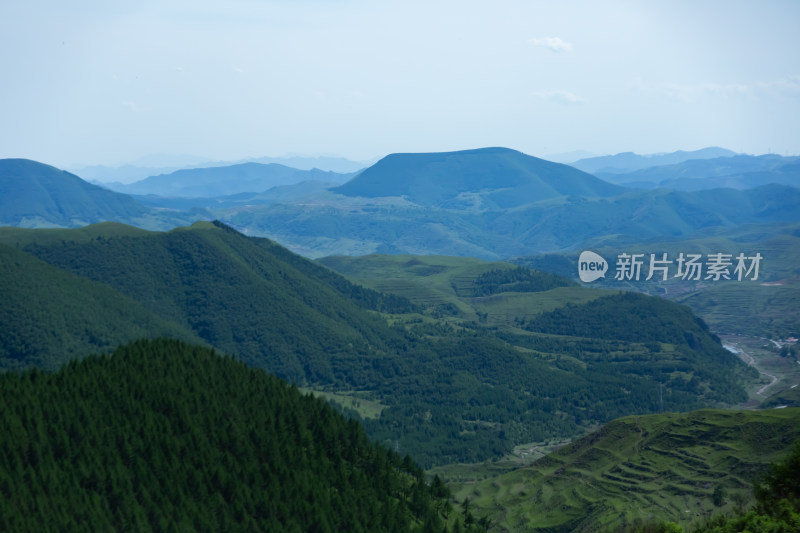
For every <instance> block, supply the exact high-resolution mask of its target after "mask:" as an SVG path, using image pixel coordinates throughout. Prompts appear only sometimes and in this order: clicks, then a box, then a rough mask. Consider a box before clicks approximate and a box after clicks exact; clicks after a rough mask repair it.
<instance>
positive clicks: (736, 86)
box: [642, 76, 800, 102]
mask: <svg viewBox="0 0 800 533" xmlns="http://www.w3.org/2000/svg"><path fill="white" fill-rule="evenodd" d="M642 88H646V85H643V86H642ZM658 89H659V90H660V91H661V92H663V93H664V94H666V95H667V96H669V97H671V98H675V99H677V100H681V101H684V102H694V101H696V100H697V99H698V98H702V97H707V96H711V97H746V98H759V97H770V98H775V97H780V96H783V97H788V98H797V97H800V76H790V77H788V78H784V79H779V80H771V81H755V82H750V83H711V82H707V83H695V84H681V83H665V84H662V85H660V86H658Z"/></svg>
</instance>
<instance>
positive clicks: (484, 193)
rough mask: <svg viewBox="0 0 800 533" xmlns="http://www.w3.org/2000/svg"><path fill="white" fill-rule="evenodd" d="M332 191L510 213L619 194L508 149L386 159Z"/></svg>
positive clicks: (579, 173) (570, 170)
mask: <svg viewBox="0 0 800 533" xmlns="http://www.w3.org/2000/svg"><path fill="white" fill-rule="evenodd" d="M332 190H333V191H335V192H337V193H339V194H343V195H345V196H363V197H367V198H376V197H384V196H401V197H405V198H406V199H407V200H409V201H411V202H413V203H416V204H419V205H423V206H439V207H455V208H460V207H464V205H470V204H472V205H473V206H474V207H478V208H489V209H492V208H501V209H502V208H509V207H515V206H518V205H522V204H527V203H531V202H536V201H539V200H545V199H548V198H556V197H559V196H589V197H607V196H613V195H616V194H620V193H621V192H622V191H623V190H624V189H622V188H621V187H619V186H616V185H612V184H610V183H606V182H604V181H602V180H600V179H598V178H596V177H594V176H592V175H590V174H587V173H585V172H582V171H580V170H577V169H575V168H572V167H570V166H567V165H562V164H560V163H553V162H550V161H545V160H544V159H539V158H536V157H533V156H529V155H526V154H523V153H522V152H518V151H516V150H510V149H508V148H480V149H477V150H463V151H458V152H439V153H413V154H391V155H388V156H386V157H384V158H383V159H381V160H380V161H378V162H377V163H375V164H374V165H372V166H371V167H369V168H367V169H365V170H363V171H362V172H361V173H360V174H359V175H358V176H356V177H355V178H353V179H352V180H350V181H349V182H347V183H345V184H344V185H342V186H340V187H336V188H334V189H332Z"/></svg>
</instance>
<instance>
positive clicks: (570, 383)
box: [0, 223, 750, 467]
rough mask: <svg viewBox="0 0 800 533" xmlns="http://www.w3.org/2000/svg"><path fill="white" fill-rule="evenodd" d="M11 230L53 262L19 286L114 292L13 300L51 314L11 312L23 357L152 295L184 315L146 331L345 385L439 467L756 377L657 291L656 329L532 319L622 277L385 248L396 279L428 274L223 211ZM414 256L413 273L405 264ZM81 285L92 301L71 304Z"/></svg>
mask: <svg viewBox="0 0 800 533" xmlns="http://www.w3.org/2000/svg"><path fill="white" fill-rule="evenodd" d="M0 240H2V241H3V242H5V243H7V245H8V247H10V248H11V250H12V251H13V252H14V253H15V254H21V257H25V260H26V261H28V262H29V263H30V264H34V265H39V266H37V267H36V268H34V269H32V270H31V272H30V273H15V272H14V271H12V272H11V274H10V276H9V277H8V278H4V279H3V281H2V282H1V283H0V285H2V286H3V287H4V289H3V290H6V291H9V294H14V292H13V289H11V288H6V287H5V285H6V284H10V285H13V284H14V283H15V281H14V280H15V278H16V277H19V278H20V279H28V278H30V281H29V282H27V283H28V285H30V284H36V282H37V281H36V280H37V279H38V277H39V276H41V277H43V278H44V279H43V280H42V285H43V286H45V287H46V286H48V284H51V280H56V281H55V282H52V283H55V284H56V285H58V284H67V285H70V283H69V280H70V279H75V278H76V277H77V276H80V278H79V279H81V280H82V282H81V284H74V287H78V288H80V290H81V292H82V293H85V294H86V295H95V296H92V297H95V298H98V299H99V300H101V302H100V303H102V305H100V304H98V305H93V304H92V302H84V300H82V299H81V298H78V297H75V298H74V302H73V301H71V298H72V297H71V296H70V295H71V294H72V293H70V292H69V291H68V290H62V291H54V292H53V293H52V296H51V300H50V301H49V302H48V303H47V305H46V306H44V309H45V310H47V311H46V312H45V313H42V311H41V308H42V307H43V306H42V305H40V304H39V303H38V301H37V300H24V299H22V297H21V296H19V297H17V298H16V300H14V299H8V301H0V308H2V307H3V306H6V305H8V306H9V307H8V308H7V309H6V310H4V311H3V312H4V313H7V314H9V315H13V314H14V313H16V312H17V309H19V308H21V309H22V310H23V312H22V313H18V314H19V315H20V316H32V317H35V316H41V317H42V320H28V321H27V322H26V323H25V324H27V326H26V328H25V329H20V330H12V329H10V328H12V327H16V326H14V325H15V324H18V323H19V321H17V322H15V321H13V320H12V321H10V322H9V323H6V322H2V323H0V345H3V343H4V342H7V339H13V345H12V344H11V343H10V342H9V343H8V344H7V345H5V346H6V348H4V349H6V350H10V349H12V348H13V349H15V350H17V351H16V352H15V353H19V349H18V348H14V347H15V346H23V347H28V348H27V351H26V352H24V353H26V354H27V355H28V357H29V358H28V359H25V358H24V357H23V358H17V359H14V360H9V361H11V363H13V364H10V365H9V366H11V367H14V368H19V367H22V366H25V365H31V364H37V363H38V362H39V361H47V362H48V364H51V365H57V364H58V363H60V362H63V361H66V360H68V359H69V358H70V357H71V356H72V354H71V353H68V352H66V351H65V350H63V349H61V348H60V347H59V344H61V345H63V346H76V347H80V346H85V343H87V342H88V343H89V344H90V347H91V350H92V351H101V350H106V349H108V347H113V346H114V345H115V344H114V343H115V342H116V343H122V342H126V341H127V340H129V338H128V337H126V336H125V335H127V334H128V333H129V332H131V331H135V332H138V331H139V330H134V328H133V327H132V326H130V325H129V326H127V327H123V326H125V324H121V325H119V326H116V325H115V326H110V325H109V324H108V322H110V323H112V324H114V322H113V317H114V316H115V315H114V313H113V312H109V313H108V318H109V320H108V321H106V314H105V313H99V312H94V309H95V308H96V309H98V310H102V309H111V310H113V309H116V308H117V307H122V308H123V309H125V310H128V311H129V312H130V313H133V312H135V311H137V310H139V311H140V312H141V313H143V316H144V317H148V318H149V319H153V323H154V324H156V325H159V324H163V323H167V324H169V327H170V328H171V329H169V330H168V331H164V330H163V328H162V329H158V328H150V327H145V326H146V322H144V319H142V320H141V321H139V322H137V324H139V325H140V327H141V336H144V337H152V336H155V335H161V334H167V335H172V336H177V337H182V338H186V337H187V336H188V337H190V338H193V339H199V341H202V342H204V343H206V344H208V345H210V346H213V347H215V348H218V349H221V350H224V351H225V352H226V353H230V354H232V355H235V356H236V357H238V358H239V359H241V360H243V361H245V362H246V363H247V364H249V365H251V366H255V367H258V368H263V369H265V370H268V371H270V372H274V373H276V374H277V375H278V376H280V377H282V378H285V379H287V380H290V381H293V382H296V383H298V384H300V385H304V386H305V387H307V388H309V389H311V390H315V391H320V392H323V393H325V394H327V395H328V397H329V398H332V399H334V401H339V399H341V398H346V401H341V402H339V403H342V404H343V405H347V406H348V408H353V409H354V411H352V412H350V411H348V412H349V413H350V414H351V415H352V416H354V417H360V416H361V415H360V414H359V413H358V410H359V403H360V402H361V401H362V400H363V402H364V405H366V406H369V414H368V415H366V416H365V417H364V418H365V419H364V420H363V422H364V424H365V427H366V428H367V430H368V432H369V434H370V436H371V437H372V438H374V439H376V440H377V441H378V442H381V443H383V444H385V445H387V446H392V447H396V448H397V449H399V450H400V451H401V452H402V453H408V454H410V455H411V456H412V457H413V458H414V459H415V460H417V461H418V462H419V463H420V464H423V465H424V466H425V467H429V466H431V465H434V464H444V463H447V462H454V461H465V462H473V461H482V460H486V459H490V458H493V457H499V456H502V455H504V454H506V453H508V452H510V451H511V450H512V449H513V447H514V446H516V445H518V444H521V443H525V442H532V441H541V440H548V439H555V438H564V437H570V436H574V435H578V434H581V433H583V432H585V431H587V429H589V428H591V427H594V426H595V425H596V424H598V423H604V422H607V421H609V420H611V419H613V418H615V417H619V416H624V415H628V414H635V413H652V412H656V411H658V410H659V409H660V408H661V404H660V402H658V401H654V400H653V391H654V390H659V389H660V388H662V387H663V405H664V407H665V408H667V409H670V410H675V411H683V410H688V409H695V408H699V407H707V406H718V405H730V404H735V403H738V402H741V401H743V400H744V399H745V398H746V394H745V391H744V388H743V387H742V383H743V380H747V379H750V378H749V374H748V371H747V369H746V368H745V367H744V365H743V364H742V363H740V362H739V361H738V359H737V358H736V357H735V356H734V355H732V354H730V353H728V352H727V351H725V350H724V349H723V348H722V347H721V346H720V345H719V343H717V342H716V340H715V339H714V338H713V337H712V336H711V335H710V334H709V333H708V331H706V330H705V329H704V328H703V327H702V324H700V323H699V322H696V321H692V320H687V319H686V316H685V315H686V311H685V308H682V307H680V306H678V305H675V304H671V303H669V302H662V301H660V300H657V299H652V298H646V299H643V300H642V301H638V302H637V307H636V309H635V312H632V313H630V314H629V315H626V316H625V318H624V319H625V320H627V321H628V322H629V323H630V326H631V331H634V332H641V331H644V330H645V329H646V330H647V335H646V336H645V335H642V337H641V338H637V337H636V336H631V335H627V336H624V337H620V336H619V335H618V333H617V332H616V331H615V330H613V329H610V330H609V334H608V335H605V336H603V335H601V333H602V331H598V334H597V335H592V336H591V337H588V336H579V335H582V334H581V333H580V332H572V333H564V332H549V331H547V332H545V331H536V329H535V328H531V327H529V325H530V324H529V322H530V321H531V320H535V319H536V317H538V316H545V315H546V313H548V312H554V311H556V310H558V309H560V308H562V307H563V306H564V305H565V304H567V303H571V304H572V305H574V306H575V312H576V313H579V312H581V309H583V306H585V305H588V304H587V303H586V302H591V301H593V300H597V299H601V297H607V296H608V293H607V292H603V291H594V290H589V289H584V288H581V287H576V286H574V284H572V283H571V282H569V281H567V280H564V279H562V278H558V277H556V276H551V275H545V274H541V273H537V272H533V271H530V270H529V269H520V268H517V267H514V266H512V265H502V264H492V263H482V262H480V261H474V260H467V261H465V260H463V259H458V258H418V259H415V258H406V259H405V263H409V264H405V265H403V264H397V263H394V264H392V263H391V262H389V265H388V266H389V268H390V269H392V270H393V271H394V272H395V276H396V277H397V278H398V279H402V278H403V277H406V278H407V279H412V278H417V279H416V280H415V281H414V284H415V285H414V286H413V291H411V292H408V293H407V294H394V295H392V294H385V293H378V292H375V291H373V290H371V289H368V288H364V287H361V286H358V285H355V284H353V283H351V282H350V281H347V280H346V279H345V278H343V277H342V276H340V275H338V274H336V273H335V272H334V271H332V270H330V269H329V268H327V267H325V266H322V265H320V264H316V263H314V262H311V261H309V260H307V259H304V258H302V257H299V256H297V255H295V254H292V253H291V252H289V251H287V250H286V249H285V248H283V247H281V246H278V245H277V244H275V243H274V242H271V241H268V240H266V239H259V238H249V237H245V236H244V235H242V234H240V233H237V232H236V231H234V230H232V229H231V228H229V227H227V226H225V225H223V224H220V223H214V224H212V223H197V224H195V225H193V226H192V227H189V228H180V229H177V230H173V231H170V232H164V233H160V232H145V231H141V230H135V229H126V228H125V227H124V226H120V225H116V224H106V225H102V226H98V227H90V228H83V229H79V230H23V229H7V230H5V231H3V232H0ZM17 246H19V248H17ZM42 261H44V262H46V263H47V264H44V263H42ZM461 261H464V264H462V265H459V262H461ZM448 263H449V265H450V266H447V264H448ZM441 264H443V265H444V268H441V267H442V265H441ZM44 267H47V268H44ZM56 267H57V268H58V269H60V270H58V271H57V272H58V273H59V276H56V275H55V273H54V272H55V270H54V269H55V268H56ZM404 269H408V270H409V271H410V273H407V274H401V273H400V272H401V271H403V270H404ZM426 272H427V273H428V274H429V275H428V276H424V275H422V274H423V273H426ZM437 272H438V274H437ZM26 276H27V277H26ZM64 276H66V277H64ZM437 276H438V278H437ZM448 276H449V280H448ZM376 277H378V276H376ZM387 277H389V276H387ZM426 279H431V280H433V279H437V281H436V284H438V287H439V292H438V293H437V294H434V295H432V296H426V295H425V292H424V291H425V286H426ZM59 280H63V281H59ZM436 284H431V285H432V287H435V286H436ZM447 287H450V288H449V289H447ZM448 291H449V292H448ZM412 292H413V293H414V294H412ZM16 294H17V295H21V294H23V293H22V292H19V290H18V291H17V293H16ZM33 294H37V293H36V292H35V291H34V292H33ZM120 295H121V296H120ZM406 296H407V297H411V298H412V300H413V301H409V299H408V298H406ZM87 297H88V296H87ZM105 300H108V301H107V302H106V301H105ZM12 301H16V302H18V303H17V306H16V307H15V308H12V307H10V302H12ZM132 301H135V304H136V305H129V302H132ZM75 302H81V307H82V308H86V309H87V311H85V313H83V314H81V313H74V314H73V313H70V312H67V311H65V310H69V309H71V308H72V307H71V306H73V305H75ZM415 302H416V303H415ZM448 302H449V303H448ZM103 305H105V307H103ZM122 316H127V315H122ZM153 317H155V319H157V321H156V320H155V319H154V318H153ZM137 320H139V319H137ZM673 323H679V324H681V327H684V328H685V331H684V332H683V335H682V336H679V337H676V335H675V333H674V331H673V330H672V329H670V327H669V325H670V324H673ZM7 324H8V325H7ZM7 328H8V329H7ZM117 328H119V329H117ZM54 331H55V332H57V335H55V336H53V333H52V332H54ZM116 331H119V332H120V334H119V335H117V336H115V333H114V332H116ZM108 332H110V333H108ZM40 339H50V340H49V341H48V342H47V343H45V342H43V341H42V340H40ZM97 339H100V340H102V342H99V341H98V340H97ZM81 343H83V344H81Z"/></svg>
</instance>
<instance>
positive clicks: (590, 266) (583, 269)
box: [578, 250, 608, 283]
mask: <svg viewBox="0 0 800 533" xmlns="http://www.w3.org/2000/svg"><path fill="white" fill-rule="evenodd" d="M607 270H608V263H607V262H606V260H605V259H603V256H601V255H599V254H596V253H594V252H590V251H588V250H587V251H585V252H581V255H580V257H579V258H578V276H579V277H580V278H581V281H582V282H584V283H591V282H593V281H594V280H596V279H599V278H604V277H606V271H607Z"/></svg>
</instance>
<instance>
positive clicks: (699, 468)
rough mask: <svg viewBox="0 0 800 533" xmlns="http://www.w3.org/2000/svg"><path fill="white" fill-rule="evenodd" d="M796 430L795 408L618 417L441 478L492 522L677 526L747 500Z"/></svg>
mask: <svg viewBox="0 0 800 533" xmlns="http://www.w3.org/2000/svg"><path fill="white" fill-rule="evenodd" d="M798 438H800V409H797V408H789V409H773V410H767V411H723V410H701V411H695V412H692V413H686V414H662V415H650V416H636V417H626V418H622V419H619V420H615V421H614V422H611V423H609V424H607V425H606V426H604V427H603V428H602V429H600V430H598V431H596V432H594V433H591V434H590V435H587V436H586V437H584V438H582V439H580V440H578V441H576V442H574V443H573V444H570V445H567V446H565V447H563V448H561V449H559V450H557V451H556V452H554V453H552V454H550V455H548V456H546V457H544V458H543V459H540V460H539V461H536V462H534V463H532V464H531V465H529V466H525V467H521V468H517V469H515V470H513V471H511V472H508V473H505V474H502V475H499V476H496V477H488V478H487V479H485V480H482V481H478V482H475V483H469V482H467V483H452V484H451V486H453V487H454V488H455V489H456V490H455V492H456V495H457V497H458V498H460V499H462V498H470V499H471V500H472V503H473V506H474V509H476V510H479V512H482V513H488V514H489V516H490V517H491V518H492V521H493V522H494V523H496V524H498V527H499V528H500V529H501V530H507V531H526V530H528V529H533V528H535V529H536V531H549V532H561V531H563V532H567V531H597V530H602V529H603V528H611V529H613V528H616V527H619V526H623V525H627V524H632V523H635V522H640V523H645V522H649V521H652V522H658V521H666V520H670V521H673V522H676V523H680V524H682V525H683V526H684V527H686V526H690V525H692V524H695V523H698V522H700V521H702V520H704V519H705V518H707V517H709V516H710V515H711V514H712V513H716V512H720V511H725V510H733V509H735V508H736V507H737V506H745V505H747V502H748V501H749V500H750V499H751V494H750V493H751V486H752V480H753V479H754V478H756V477H757V476H758V475H760V474H761V473H763V472H764V471H765V470H766V465H768V464H769V463H771V462H774V461H776V460H778V459H780V458H781V456H782V455H783V454H784V453H786V452H787V451H788V450H789V448H790V447H791V445H792V444H793V443H794V442H795V441H796V440H798ZM715 491H716V493H717V502H716V503H721V505H715Z"/></svg>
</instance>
